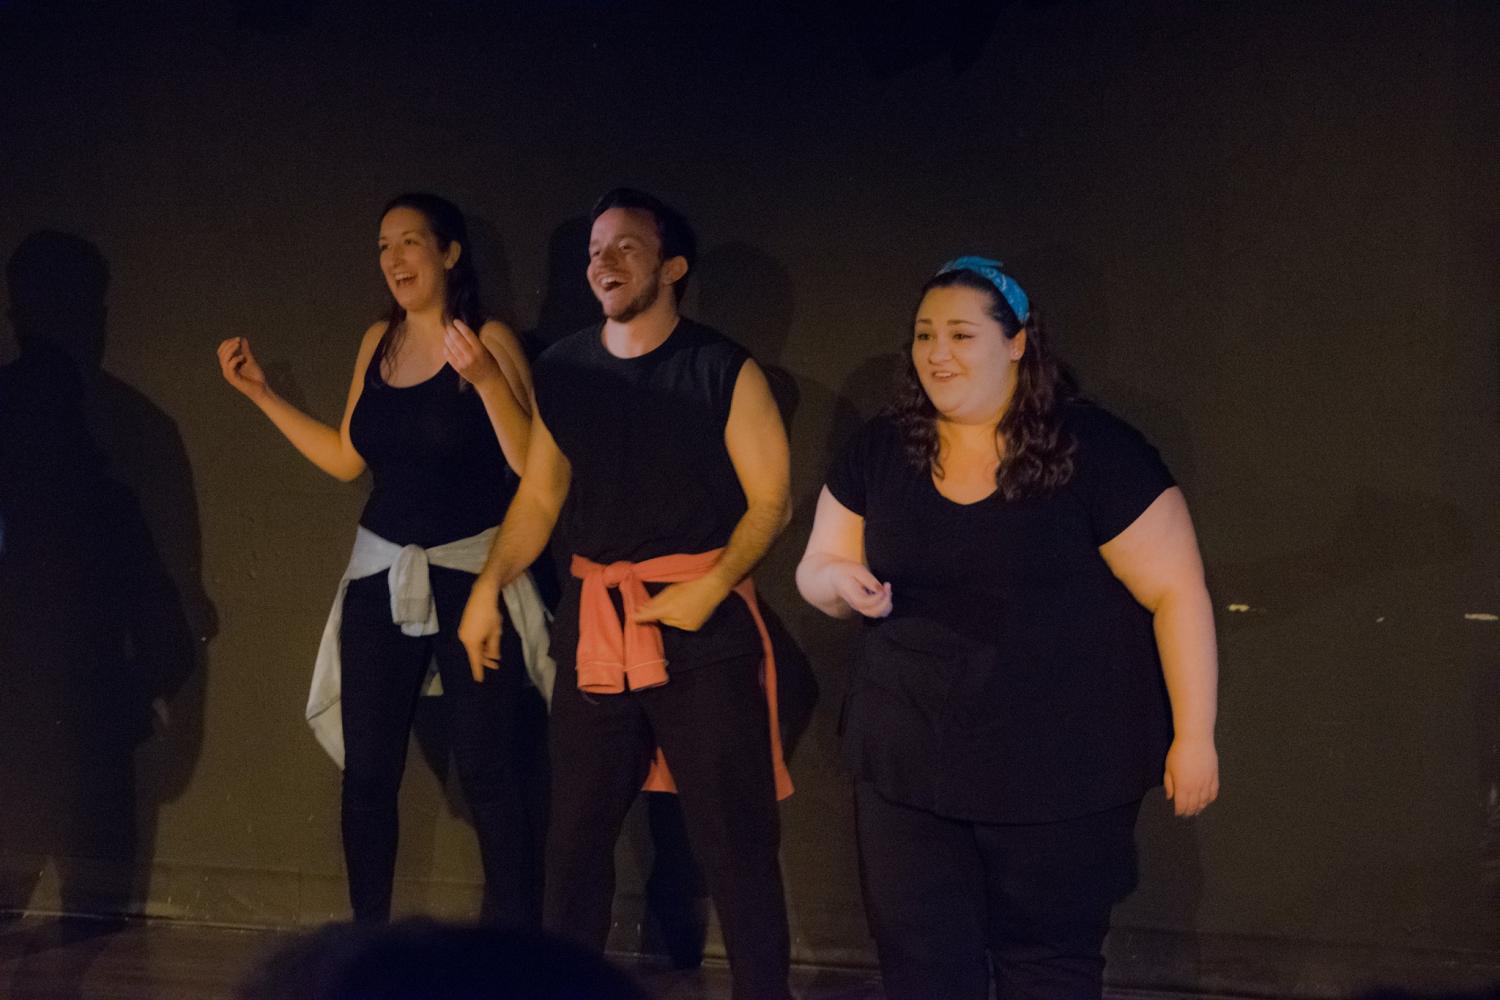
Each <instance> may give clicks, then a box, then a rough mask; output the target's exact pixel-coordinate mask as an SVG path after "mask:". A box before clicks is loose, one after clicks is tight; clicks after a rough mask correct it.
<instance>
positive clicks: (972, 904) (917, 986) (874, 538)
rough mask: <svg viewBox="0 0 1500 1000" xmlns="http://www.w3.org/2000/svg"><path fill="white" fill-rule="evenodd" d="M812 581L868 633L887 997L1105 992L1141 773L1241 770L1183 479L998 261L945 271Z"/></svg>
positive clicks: (866, 745) (1194, 785) (1210, 790)
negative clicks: (1226, 753)
mask: <svg viewBox="0 0 1500 1000" xmlns="http://www.w3.org/2000/svg"><path fill="white" fill-rule="evenodd" d="M797 585H798V589H799V590H800V591H801V592H802V595H803V596H804V597H805V598H806V599H807V600H808V601H809V602H810V603H811V604H813V605H814V606H816V607H817V608H819V609H820V610H822V611H824V612H826V613H827V614H829V615H832V616H834V617H848V616H850V615H855V614H857V615H859V616H862V618H863V619H864V622H865V625H866V626H867V627H866V628H865V629H864V630H863V635H862V636H861V642H860V647H859V654H858V656H857V659H856V665H855V667H854V671H853V676H852V678H851V681H850V688H849V695H848V702H847V704H846V707H845V714H844V718H845V722H844V734H843V739H844V756H845V759H846V763H847V764H848V765H849V767H850V768H851V770H852V771H853V772H854V778H855V797H856V810H857V819H858V827H859V847H860V868H861V874H862V878H863V881H864V890H865V900H866V906H867V909H868V913H869V918H870V924H871V929H872V930H873V932H874V935H875V941H876V946H877V948H878V950H879V953H880V964H881V970H882V972H883V975H884V979H885V988H886V993H887V996H888V997H889V998H890V1000H908V998H935V997H942V998H945V1000H965V998H970V997H972V998H975V1000H982V998H986V997H988V996H989V995H990V979H991V973H992V971H993V975H994V977H995V979H996V980H997V981H998V985H999V987H1000V988H999V994H998V995H1000V996H1016V997H1028V998H1042V997H1046V998H1064V997H1066V998H1069V1000H1074V998H1081V997H1093V998H1097V997H1099V996H1100V994H1101V991H1102V976H1103V969H1104V958H1103V943H1104V936H1105V933H1106V932H1107V931H1108V929H1109V916H1110V911H1111V909H1112V908H1113V906H1114V904H1115V903H1116V902H1117V901H1118V900H1119V899H1121V898H1122V897H1123V896H1124V895H1125V894H1126V893H1128V892H1129V891H1130V890H1131V889H1132V888H1133V887H1134V885H1135V879H1136V871H1135V845H1134V827H1135V819H1136V813H1137V811H1138V810H1139V807H1140V802H1141V799H1142V797H1143V796H1144V795H1145V794H1146V792H1147V791H1148V790H1150V789H1151V788H1153V787H1154V786H1156V785H1158V784H1164V785H1165V787H1166V794H1167V795H1168V797H1169V798H1171V800H1172V802H1173V804H1174V806H1175V809H1176V812H1177V814H1178V815H1179V816H1193V815H1196V814H1197V813H1199V812H1201V811H1202V810H1203V809H1204V807H1206V806H1207V805H1208V804H1209V803H1210V802H1212V801H1213V800H1214V798H1215V797H1216V796H1217V794H1218V787H1219V777H1218V773H1219V767H1218V756H1217V753H1216V751H1215V748H1214V717H1215V709H1216V701H1217V677H1218V664H1217V652H1216V646H1215V641H1214V623H1213V610H1212V606H1211V604H1210V602H1209V597H1208V591H1207V588H1206V587H1205V585H1204V580H1203V565H1202V560H1201V558H1200V556H1199V554H1198V545H1197V541H1196V539H1195V536H1194V533H1193V525H1192V521H1191V519H1190V518H1189V516H1188V509H1187V504H1186V502H1185V501H1184V500H1183V496H1182V492H1181V491H1180V490H1179V489H1178V488H1177V487H1176V486H1175V485H1174V484H1173V481H1172V478H1171V475H1170V473H1168V471H1167V469H1166V466H1165V465H1163V463H1162V461H1161V458H1160V457H1159V456H1158V455H1157V453H1156V450H1155V449H1154V448H1153V447H1151V445H1150V444H1148V443H1147V442H1146V440H1145V439H1144V438H1143V437H1142V436H1141V435H1140V434H1139V433H1138V432H1136V431H1135V430H1134V429H1133V428H1131V427H1129V426H1128V425H1126V424H1125V423H1123V422H1122V421H1120V420H1119V419H1117V418H1116V417H1114V416H1112V415H1110V414H1109V413H1106V412H1105V411H1103V410H1101V409H1099V408H1098V407H1095V406H1092V405H1089V404H1087V403H1085V402H1083V401H1082V400H1080V399H1079V398H1078V397H1077V395H1076V393H1075V391H1074V389H1073V386H1072V383H1071V381H1070V380H1069V379H1068V378H1067V376H1066V375H1065V374H1064V373H1063V371H1062V370H1061V368H1060V367H1059V365H1058V364H1057V362H1056V361H1054V360H1053V359H1052V358H1051V357H1050V356H1049V355H1048V352H1047V346H1046V343H1045V341H1044V339H1043V333H1042V330H1041V328H1040V326H1039V325H1038V323H1037V321H1036V319H1035V317H1034V316H1033V315H1032V311H1031V307H1030V303H1029V302H1028V300H1027V297H1026V294H1025V293H1024V292H1023V291H1022V290H1021V289H1020V287H1019V286H1017V285H1016V283H1015V281H1014V279H1012V278H1011V277H1010V276H1009V275H1007V274H1006V273H1005V272H1004V271H1002V270H1001V266H1000V264H999V262H997V261H992V260H986V259H984V258H978V257H961V258H959V259H958V260H955V261H953V262H951V263H949V264H948V265H946V266H944V267H943V269H942V270H941V271H939V272H938V274H937V275H936V276H934V277H933V278H932V279H931V280H929V281H928V282H927V284H926V285H925V286H923V288H922V298H921V303H920V305H919V306H918V308H917V313H916V318H915V322H914V324H913V335H912V340H911V350H910V355H909V362H908V364H907V366H906V371H905V379H904V383H903V388H902V390H901V391H900V394H899V398H898V399H896V400H895V401H894V402H893V403H892V405H891V406H890V407H889V408H888V409H887V411H886V412H885V413H884V414H882V415H881V416H880V417H877V418H876V419H875V420H873V421H871V422H870V423H869V424H867V425H866V426H865V427H864V428H863V429H862V430H861V431H860V433H859V434H858V435H857V436H856V438H855V439H854V441H853V442H852V443H851V444H850V445H849V446H848V447H847V449H846V450H845V451H844V453H843V454H842V456H841V457H840V458H839V459H838V460H837V461H836V462H835V463H834V466H833V468H832V469H831V470H830V472H829V475H828V479H827V484H826V486H825V488H824V489H823V492H822V495H821V496H820V497H819V500H818V509H817V516H816V520H815V523H814V525H813V531H812V537H811V539H810V540H809V541H808V546H807V552H806V554H805V555H804V556H803V558H802V562H801V564H800V565H799V566H798V568H797Z"/></svg>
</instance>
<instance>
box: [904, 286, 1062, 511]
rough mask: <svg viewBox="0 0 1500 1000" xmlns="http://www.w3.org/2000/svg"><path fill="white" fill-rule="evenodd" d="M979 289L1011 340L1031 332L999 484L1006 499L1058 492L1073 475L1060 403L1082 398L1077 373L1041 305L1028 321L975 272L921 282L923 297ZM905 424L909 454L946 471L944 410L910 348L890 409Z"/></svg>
mask: <svg viewBox="0 0 1500 1000" xmlns="http://www.w3.org/2000/svg"><path fill="white" fill-rule="evenodd" d="M952 287H960V288H972V289H974V290H975V291H978V292H983V293H984V295H985V298H986V301H988V303H989V314H990V316H991V317H992V318H993V319H994V320H995V321H996V322H997V323H999V324H1000V328H1001V330H1003V331H1004V333H1005V337H1006V339H1007V340H1009V339H1012V338H1014V337H1015V336H1016V335H1017V334H1019V333H1021V331H1022V330H1024V331H1025V332H1026V351H1025V353H1023V354H1022V355H1021V360H1020V363H1019V364H1018V366H1017V368H1016V386H1015V390H1014V392H1013V393H1012V395H1011V398H1010V404H1009V405H1008V406H1007V407H1006V408H1005V413H1004V414H1003V415H1002V416H1001V417H1000V425H999V426H998V427H997V428H995V437H996V445H997V448H998V449H999V452H1000V467H999V469H998V470H997V471H996V474H995V480H996V486H997V487H998V488H999V491H1000V495H1001V496H1003V497H1004V498H1005V499H1006V500H1016V499H1019V498H1021V497H1027V496H1040V495H1045V494H1047V493H1051V492H1053V491H1055V490H1057V489H1059V488H1060V487H1062V486H1063V485H1065V484H1066V483H1067V482H1068V480H1070V479H1072V478H1073V456H1074V453H1075V452H1076V451H1077V449H1078V442H1077V440H1075V439H1074V437H1073V435H1072V434H1070V433H1068V432H1067V431H1065V430H1064V429H1063V426H1062V417H1061V414H1060V413H1059V407H1060V405H1061V404H1063V403H1066V402H1069V401H1071V400H1074V399H1077V398H1078V386H1077V383H1076V382H1075V381H1074V379H1073V375H1072V373H1071V372H1069V371H1068V370H1067V368H1066V367H1064V366H1063V365H1062V364H1061V363H1059V362H1058V361H1057V360H1056V359H1055V358H1053V357H1052V355H1051V353H1050V352H1049V351H1048V349H1047V338H1046V332H1045V330H1044V329H1043V326H1042V323H1041V320H1040V318H1039V317H1038V316H1037V314H1036V310H1035V309H1033V310H1031V314H1030V315H1029V316H1028V317H1027V318H1026V322H1025V323H1024V324H1022V323H1021V321H1020V320H1019V319H1017V318H1016V314H1015V312H1014V311H1012V309H1011V308H1010V305H1009V304H1008V303H1007V302H1006V301H1005V299H1004V298H1003V297H1002V296H1001V295H1000V293H999V292H998V291H997V290H996V289H995V286H994V285H992V284H990V283H989V281H988V280H986V279H985V278H983V277H981V276H980V275H978V274H975V273H973V272H972V271H946V272H943V273H942V274H938V275H936V276H934V277H933V278H931V279H929V280H928V282H927V283H926V284H925V285H923V286H922V295H921V297H919V298H918V300H917V301H918V303H920V302H921V299H922V298H925V297H926V295H927V293H928V292H930V291H932V290H933V289H934V288H952ZM885 412H886V414H887V415H888V416H890V417H891V418H892V419H894V420H895V422H896V425H897V426H898V427H899V428H900V429H901V432H902V436H903V437H904V439H905V442H906V456H907V458H908V459H909V460H910V461H911V463H912V464H913V465H914V466H916V467H917V468H919V469H923V470H927V469H931V470H932V471H934V472H936V473H937V474H938V476H942V474H943V466H942V462H941V461H940V460H939V458H938V428H937V410H936V408H935V407H934V406H933V405H932V400H930V399H928V398H927V393H926V391H925V390H924V389H923V388H922V382H921V380H920V379H919V378H918V377H917V368H916V365H915V364H914V363H913V362H912V360H911V352H910V351H907V352H906V365H905V368H904V369H903V371H902V373H901V376H900V378H899V380H898V383H897V390H896V399H895V401H894V402H892V403H891V405H889V406H888V407H886V410H885Z"/></svg>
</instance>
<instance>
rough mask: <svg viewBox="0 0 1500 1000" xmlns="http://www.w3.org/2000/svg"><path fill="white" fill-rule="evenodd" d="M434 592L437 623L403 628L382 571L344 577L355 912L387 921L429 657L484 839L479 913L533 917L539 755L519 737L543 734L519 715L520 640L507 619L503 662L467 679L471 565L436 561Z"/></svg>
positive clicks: (348, 842) (347, 843)
mask: <svg viewBox="0 0 1500 1000" xmlns="http://www.w3.org/2000/svg"><path fill="white" fill-rule="evenodd" d="M430 575H431V580H432V593H433V598H434V601H435V603H436V605H437V615H438V624H439V626H440V631H439V632H438V633H437V634H436V635H430V636H422V637H413V636H407V635H403V634H402V632H401V629H400V627H399V626H397V625H396V624H395V623H393V622H392V621H391V603H390V600H391V598H390V589H389V586H388V584H387V582H386V575H385V574H384V573H379V574H376V575H375V576H369V577H365V578H363V579H359V580H351V581H350V582H349V587H348V590H347V592H346V593H345V595H344V623H343V629H342V630H341V632H340V633H339V642H340V645H341V650H340V658H341V660H342V662H343V667H342V669H343V706H342V707H343V723H344V787H343V834H344V861H345V865H346V866H347V868H348V871H349V901H350V903H351V904H352V905H353V908H354V917H355V919H356V920H375V921H379V920H386V919H388V918H389V917H390V912H391V882H392V879H393V877H394V875H395V869H396V838H397V831H398V825H399V824H398V817H397V792H398V791H399V789H400V786H401V775H402V772H403V771H404V770H405V767H406V748H407V742H408V736H409V733H410V730H411V723H412V715H413V713H414V711H415V709H416V703H417V698H418V697H419V695H420V692H421V687H422V681H423V679H424V678H425V677H426V675H427V667H428V664H429V663H431V662H432V660H433V658H434V657H435V658H436V660H437V666H438V672H439V675H440V676H441V677H442V681H443V701H444V702H445V703H446V708H447V711H446V715H447V718H448V725H449V737H450V742H451V744H452V747H453V759H454V763H455V764H456V766H457V768H458V777H459V782H460V784H461V786H462V788H463V793H464V799H465V802H466V803H467V805H468V807H469V812H470V814H471V815H472V816H473V819H474V830H475V832H476V834H477V835H478V837H479V853H480V858H481V861H482V863H483V865H484V882H485V901H484V915H485V916H486V917H487V918H490V919H493V920H496V921H498V922H501V923H506V924H511V925H516V926H534V925H535V924H536V922H537V917H538V911H539V909H540V906H539V898H540V885H539V881H540V879H539V874H540V873H539V871H538V865H537V861H536V857H537V853H538V852H537V849H536V839H537V837H538V836H539V834H540V832H541V831H540V829H539V827H540V826H541V818H540V817H537V816H533V815H532V814H533V812H534V811H535V810H534V808H528V805H527V801H526V796H525V795H524V787H525V781H524V778H525V776H524V775H522V774H521V773H520V767H521V766H526V765H523V764H522V762H528V764H529V763H531V762H534V761H535V760H536V759H537V756H538V755H536V754H535V753H532V752H531V748H530V747H528V746H526V745H525V743H526V741H527V740H528V738H530V739H533V740H535V739H539V736H537V735H535V734H530V733H529V731H528V727H527V726H526V725H525V724H524V720H523V718H522V716H523V704H522V702H523V698H524V697H525V696H526V695H531V694H532V692H530V691H523V686H522V680H523V677H524V675H525V665H524V659H523V656H522V653H521V643H520V638H519V636H517V635H516V633H515V630H514V629H513V628H510V627H509V625H508V624H507V627H506V628H505V629H504V631H503V633H502V639H501V667H500V669H499V670H495V671H489V672H487V673H486V675H485V679H484V683H482V684H476V683H474V680H473V677H472V676H471V675H470V673H469V661H468V659H467V657H465V655H464V649H463V646H462V645H461V644H460V643H459V641H458V622H459V618H460V617H461V615H462V614H463V608H464V603H465V602H466V601H467V600H468V597H469V587H470V585H471V584H472V583H473V581H474V576H473V574H470V573H463V572H460V571H458V570H451V569H444V568H442V567H438V566H434V567H432V569H431V574H430ZM534 827H535V829H534Z"/></svg>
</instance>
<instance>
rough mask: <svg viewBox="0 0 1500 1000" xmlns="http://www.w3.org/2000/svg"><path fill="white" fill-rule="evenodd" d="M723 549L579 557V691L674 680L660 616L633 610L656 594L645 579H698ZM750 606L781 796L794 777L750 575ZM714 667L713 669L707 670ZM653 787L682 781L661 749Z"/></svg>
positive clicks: (745, 594) (649, 786) (648, 786)
mask: <svg viewBox="0 0 1500 1000" xmlns="http://www.w3.org/2000/svg"><path fill="white" fill-rule="evenodd" d="M723 551H724V550H723V549H714V550H712V551H710V552H700V553H697V554H685V553H684V554H674V555H668V556H657V557H656V558H654V559H643V560H642V561H640V562H636V563H632V562H613V563H609V564H604V563H596V562H594V561H593V560H592V559H587V558H585V557H584V556H580V555H574V556H573V564H572V572H573V575H574V576H575V577H577V578H578V579H579V580H581V581H582V582H583V586H582V592H581V594H580V595H579V601H578V660H577V664H578V690H580V691H586V692H588V693H590V694H622V693H624V692H625V691H627V690H630V691H640V690H643V689H646V688H653V687H660V686H661V685H663V684H666V683H667V681H668V680H669V679H670V678H669V677H668V675H667V657H666V654H665V652H664V651H663V649H662V641H661V627H660V626H659V625H657V623H656V622H637V621H635V620H634V619H635V612H636V609H637V608H639V607H640V606H641V605H643V604H645V603H646V602H647V601H649V600H650V599H651V595H650V594H649V593H647V591H646V586H645V585H646V584H647V583H683V582H686V581H688V580H696V579H698V578H699V577H701V576H703V575H705V574H706V573H708V571H709V570H711V569H713V568H714V566H715V565H716V564H717V563H718V561H719V556H720V554H721V553H723ZM611 588H616V589H618V590H619V591H620V603H621V604H622V605H623V606H624V610H625V619H624V621H623V622H622V621H621V620H620V616H618V615H617V614H615V606H614V602H612V601H611V600H610V599H609V591H610V589H611ZM734 592H735V593H736V594H738V595H739V596H740V597H741V598H742V599H743V600H744V602H745V604H746V606H747V607H749V609H750V617H751V618H752V619H753V620H754V621H755V628H756V631H758V632H759V633H760V645H761V687H762V689H764V691H765V693H766V710H767V715H768V716H769V718H770V720H771V766H772V769H773V771H774V773H775V776H776V798H777V799H784V798H786V797H787V796H789V795H791V794H792V776H791V774H789V773H788V772H787V769H786V762H785V761H784V760H783V759H782V753H781V726H780V724H779V722H778V720H777V712H776V655H775V653H774V651H773V650H772V649H771V634H770V633H769V632H768V631H766V622H765V619H763V618H762V617H761V616H760V605H759V603H758V602H757V601H756V599H755V584H754V583H753V582H751V580H750V578H749V577H748V576H747V577H745V579H743V580H741V581H740V582H739V585H738V586H736V587H735V588H734ZM710 669H711V668H710ZM641 787H642V788H644V789H645V790H646V791H648V792H675V791H677V783H676V782H675V781H673V780H672V772H671V771H670V770H668V768H667V761H666V757H664V756H663V755H662V752H661V748H660V747H657V749H656V758H655V759H654V760H653V761H652V762H651V770H650V772H649V773H648V774H647V775H646V783H645V784H644V785H642V786H641Z"/></svg>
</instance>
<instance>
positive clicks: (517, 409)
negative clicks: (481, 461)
mask: <svg viewBox="0 0 1500 1000" xmlns="http://www.w3.org/2000/svg"><path fill="white" fill-rule="evenodd" d="M474 388H475V391H476V392H478V393H479V398H480V399H481V400H483V401H484V412H485V413H487V414H488V415H489V418H490V426H491V427H493V428H494V430H495V439H496V440H497V441H499V442H500V451H501V453H502V454H503V455H504V456H505V463H506V464H507V465H509V466H510V467H511V470H512V471H513V472H515V474H516V475H520V474H521V470H523V469H525V468H526V442H527V439H528V438H529V437H530V436H531V412H530V411H529V410H528V409H527V408H526V407H524V406H522V405H521V403H520V401H519V400H518V399H517V398H516V394H515V390H513V389H512V388H511V386H510V382H509V380H507V379H506V378H505V377H504V376H503V375H501V376H499V377H496V378H493V379H489V380H488V381H486V382H484V383H483V384H482V385H477V386H475V387H474Z"/></svg>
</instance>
